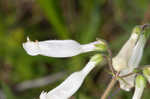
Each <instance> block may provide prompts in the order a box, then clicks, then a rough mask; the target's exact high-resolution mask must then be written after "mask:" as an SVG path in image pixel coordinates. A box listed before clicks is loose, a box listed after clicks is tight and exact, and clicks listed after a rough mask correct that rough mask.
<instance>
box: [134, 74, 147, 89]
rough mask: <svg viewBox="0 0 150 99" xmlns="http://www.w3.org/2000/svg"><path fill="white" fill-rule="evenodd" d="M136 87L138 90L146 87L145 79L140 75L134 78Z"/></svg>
mask: <svg viewBox="0 0 150 99" xmlns="http://www.w3.org/2000/svg"><path fill="white" fill-rule="evenodd" d="M136 86H137V87H138V88H141V87H145V86H146V79H145V78H144V77H143V76H142V75H138V76H137V77H136Z"/></svg>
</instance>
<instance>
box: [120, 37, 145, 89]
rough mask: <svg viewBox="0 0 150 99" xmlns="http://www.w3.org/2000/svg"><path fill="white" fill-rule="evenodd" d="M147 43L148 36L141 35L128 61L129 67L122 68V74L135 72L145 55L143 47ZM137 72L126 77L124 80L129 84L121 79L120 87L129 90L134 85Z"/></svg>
mask: <svg viewBox="0 0 150 99" xmlns="http://www.w3.org/2000/svg"><path fill="white" fill-rule="evenodd" d="M145 43H146V38H145V36H144V35H143V34H141V35H140V37H139V40H138V42H137V44H136V46H135V47H134V49H133V52H132V54H131V57H130V58H129V62H128V68H126V69H124V70H122V71H121V72H120V76H123V75H126V74H129V73H131V72H133V70H134V69H135V68H137V67H138V65H139V63H140V61H141V58H142V56H143V49H144V46H145ZM135 76H136V75H135V74H133V75H131V76H128V77H125V78H124V80H125V81H126V82H128V84H126V83H124V82H123V81H121V80H119V82H120V87H121V88H122V89H124V90H126V91H129V90H130V89H131V88H132V87H133V86H134V81H135Z"/></svg>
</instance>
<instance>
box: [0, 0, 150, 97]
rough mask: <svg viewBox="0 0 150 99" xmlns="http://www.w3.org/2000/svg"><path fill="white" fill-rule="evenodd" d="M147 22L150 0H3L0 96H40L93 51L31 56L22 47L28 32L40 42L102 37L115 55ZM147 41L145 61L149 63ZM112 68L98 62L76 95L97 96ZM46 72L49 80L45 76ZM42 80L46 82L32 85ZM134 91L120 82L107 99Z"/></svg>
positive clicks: (146, 93)
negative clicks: (136, 30) (127, 90)
mask: <svg viewBox="0 0 150 99" xmlns="http://www.w3.org/2000/svg"><path fill="white" fill-rule="evenodd" d="M149 22H150V0H0V99H38V98H39V95H40V93H41V91H43V90H44V91H49V90H51V89H52V88H54V87H56V86H57V85H58V84H60V83H61V82H62V81H63V80H64V79H65V78H66V77H67V76H68V75H69V74H70V73H72V72H75V71H77V70H80V69H81V68H82V67H84V65H85V64H86V62H87V61H88V60H89V58H90V57H91V56H92V55H93V54H95V53H94V52H92V53H86V54H81V55H78V56H74V57H72V58H62V59H60V58H50V57H44V56H29V55H28V54H27V53H26V52H25V51H24V49H23V47H22V43H23V42H25V41H26V37H27V36H29V37H30V38H31V40H39V41H41V40H50V39H51V40H58V39H61V40H62V39H73V40H77V41H78V42H80V43H81V44H85V43H89V42H91V41H95V40H96V38H102V39H105V40H107V41H108V42H109V44H110V46H111V49H112V51H113V55H115V54H116V53H117V52H118V51H119V49H120V48H121V46H122V45H123V44H124V42H125V41H126V40H127V39H128V37H129V36H130V33H131V31H132V28H133V27H134V26H135V25H139V24H144V23H149ZM149 44H150V42H148V44H147V46H146V48H145V52H144V56H143V59H142V62H141V64H143V65H144V64H149V63H150V62H149V58H150V50H149V49H150V46H148V45H149ZM108 71H109V70H108V66H107V64H106V62H104V63H103V64H101V65H98V66H97V67H96V68H95V69H94V70H93V71H92V72H91V73H90V75H88V77H87V78H86V79H85V82H84V84H83V86H82V87H81V88H80V90H79V91H78V92H77V93H76V94H75V95H74V96H73V97H72V99H99V98H100V96H101V95H102V93H103V92H104V90H105V88H106V86H107V84H108V83H109V81H110V79H111V75H110V74H108ZM47 76H48V77H49V80H48V81H45V80H41V79H42V78H43V79H44V78H45V77H47ZM35 79H38V81H35ZM39 80H40V81H39ZM26 81H28V82H26ZM33 81H34V82H33ZM41 81H43V82H44V83H45V84H44V85H43V86H42V85H39V86H34V84H35V85H36V83H37V82H39V83H40V84H41V83H43V82H41ZM25 82H26V83H25ZM46 83H47V84H46ZM22 85H24V87H21V86H22ZM25 85H26V86H25ZM29 85H30V86H29ZM37 85H38V84H37ZM133 92H134V90H132V91H131V92H125V91H122V90H120V89H119V85H117V86H116V87H115V88H114V89H113V91H112V93H111V94H110V97H109V99H131V97H132V94H133ZM149 93H150V86H149V85H147V88H146V89H145V91H144V95H143V99H149V97H150V94H149Z"/></svg>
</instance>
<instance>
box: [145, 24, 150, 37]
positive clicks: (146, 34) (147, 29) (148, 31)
mask: <svg viewBox="0 0 150 99" xmlns="http://www.w3.org/2000/svg"><path fill="white" fill-rule="evenodd" d="M143 34H144V36H145V38H146V39H148V38H149V36H150V26H147V27H146V28H144V30H143Z"/></svg>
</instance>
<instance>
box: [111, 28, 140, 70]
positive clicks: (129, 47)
mask: <svg viewBox="0 0 150 99" xmlns="http://www.w3.org/2000/svg"><path fill="white" fill-rule="evenodd" d="M140 32H141V27H140V26H136V27H135V28H134V29H133V32H132V34H131V36H130V38H129V40H128V41H127V42H126V43H125V44H124V45H123V47H122V48H121V50H120V52H119V53H118V54H117V56H115V57H114V58H113V59H112V64H113V67H114V69H115V70H116V71H121V70H123V69H125V68H127V67H128V62H129V58H130V57H131V54H132V52H133V48H134V47H135V44H136V42H137V40H138V37H139V35H140Z"/></svg>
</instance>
